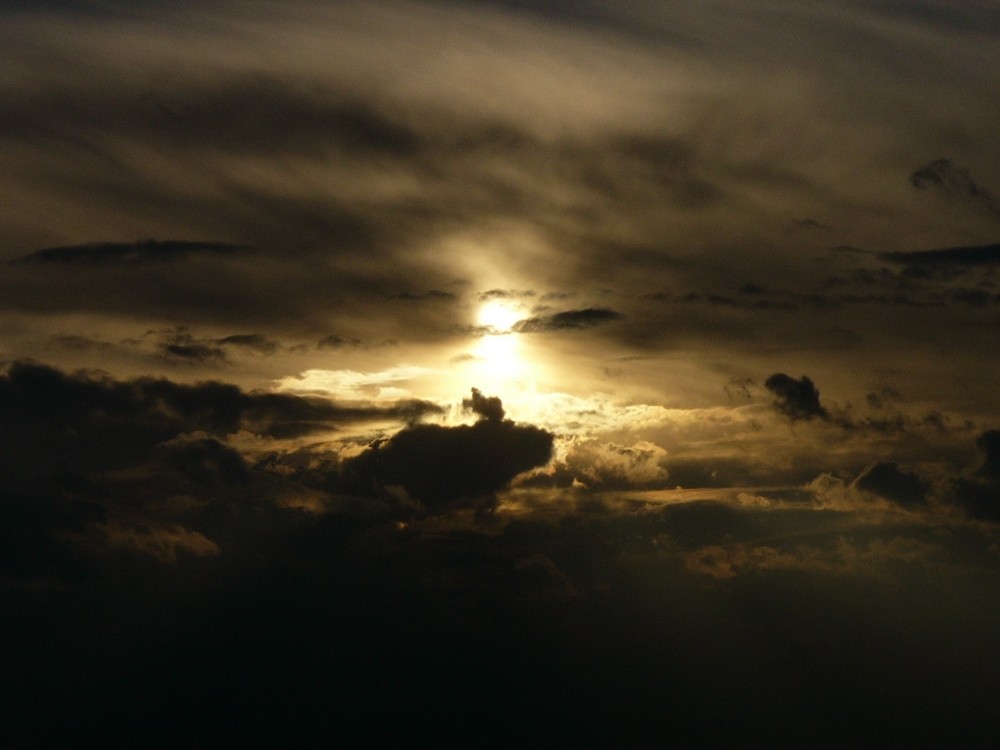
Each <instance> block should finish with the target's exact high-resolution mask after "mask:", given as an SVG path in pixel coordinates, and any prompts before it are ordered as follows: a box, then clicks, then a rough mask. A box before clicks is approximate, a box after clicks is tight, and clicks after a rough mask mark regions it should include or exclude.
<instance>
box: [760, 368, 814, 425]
mask: <svg viewBox="0 0 1000 750" xmlns="http://www.w3.org/2000/svg"><path fill="white" fill-rule="evenodd" d="M764 387H765V388H767V390H769V391H770V392H771V393H773V394H774V397H775V406H776V407H777V408H778V411H780V412H781V413H782V414H784V415H785V416H786V417H788V418H789V419H791V420H792V421H793V422H794V421H796V420H799V419H804V420H805V419H814V418H816V417H818V418H820V419H829V417H830V414H829V412H827V410H826V409H825V408H824V407H823V406H822V405H820V402H819V391H818V390H817V389H816V386H815V385H814V384H813V382H812V380H810V379H809V378H808V377H806V376H805V375H803V376H802V377H801V378H799V379H798V380H796V379H795V378H793V377H791V376H789V375H786V374H785V373H783V372H776V373H774V374H773V375H771V376H770V377H769V378H768V379H767V380H765V381H764Z"/></svg>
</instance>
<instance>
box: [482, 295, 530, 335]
mask: <svg viewBox="0 0 1000 750" xmlns="http://www.w3.org/2000/svg"><path fill="white" fill-rule="evenodd" d="M521 318H522V316H521V314H520V313H519V312H518V311H517V309H516V308H515V307H514V306H512V305H510V304H507V303H506V302H502V301H500V300H490V301H489V302H487V303H486V304H485V305H483V306H482V307H481V308H479V314H478V315H477V316H476V322H477V323H478V324H479V325H480V326H482V327H483V328H488V329H490V331H491V332H495V333H506V332H507V331H510V330H511V329H512V328H513V327H514V324H515V323H517V321H519V320H521Z"/></svg>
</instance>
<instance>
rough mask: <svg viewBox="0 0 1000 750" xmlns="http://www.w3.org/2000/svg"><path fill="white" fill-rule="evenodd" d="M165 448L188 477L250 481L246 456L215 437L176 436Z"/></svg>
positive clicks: (226, 482) (213, 482) (221, 481)
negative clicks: (180, 437) (192, 437)
mask: <svg viewBox="0 0 1000 750" xmlns="http://www.w3.org/2000/svg"><path fill="white" fill-rule="evenodd" d="M163 448H164V450H165V452H166V453H167V455H168V456H169V459H170V461H171V462H172V463H173V464H174V465H175V466H176V467H177V469H178V470H179V471H180V472H181V473H182V474H183V475H184V476H186V477H188V478H190V479H192V480H194V481H196V482H199V483H201V484H205V485H229V484H245V483H247V482H248V481H249V480H250V470H249V467H248V466H247V463H246V460H245V459H244V458H243V456H242V455H241V454H240V453H239V452H238V451H236V450H234V449H232V448H230V447H229V446H227V445H225V444H223V443H220V442H219V441H218V440H215V439H214V438H195V439H174V440H172V441H169V442H167V443H164V444H163Z"/></svg>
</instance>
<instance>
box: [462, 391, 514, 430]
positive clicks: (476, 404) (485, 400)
mask: <svg viewBox="0 0 1000 750" xmlns="http://www.w3.org/2000/svg"><path fill="white" fill-rule="evenodd" d="M462 408H463V409H468V410H469V411H472V412H474V413H475V414H478V415H479V416H480V417H481V418H482V419H485V420H489V421H494V422H500V421H502V420H503V417H504V413H505V412H504V408H503V402H501V401H500V399H499V397H497V396H484V395H483V394H482V393H481V392H480V390H479V389H478V388H473V389H472V397H471V398H467V399H463V400H462Z"/></svg>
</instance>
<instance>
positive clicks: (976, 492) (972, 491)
mask: <svg viewBox="0 0 1000 750" xmlns="http://www.w3.org/2000/svg"><path fill="white" fill-rule="evenodd" d="M976 447H978V448H979V450H980V451H981V452H982V454H983V459H982V463H981V464H980V465H979V466H978V467H977V468H976V469H975V470H974V471H973V472H971V473H969V474H967V475H966V476H963V477H959V478H957V479H955V480H954V498H955V501H956V502H957V503H958V504H959V505H960V506H962V507H963V508H964V509H965V512H966V513H967V514H968V515H969V516H970V517H971V518H975V519H980V520H984V521H993V522H998V523H1000V430H986V431H985V432H983V433H982V434H981V435H980V436H979V437H978V438H977V439H976Z"/></svg>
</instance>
